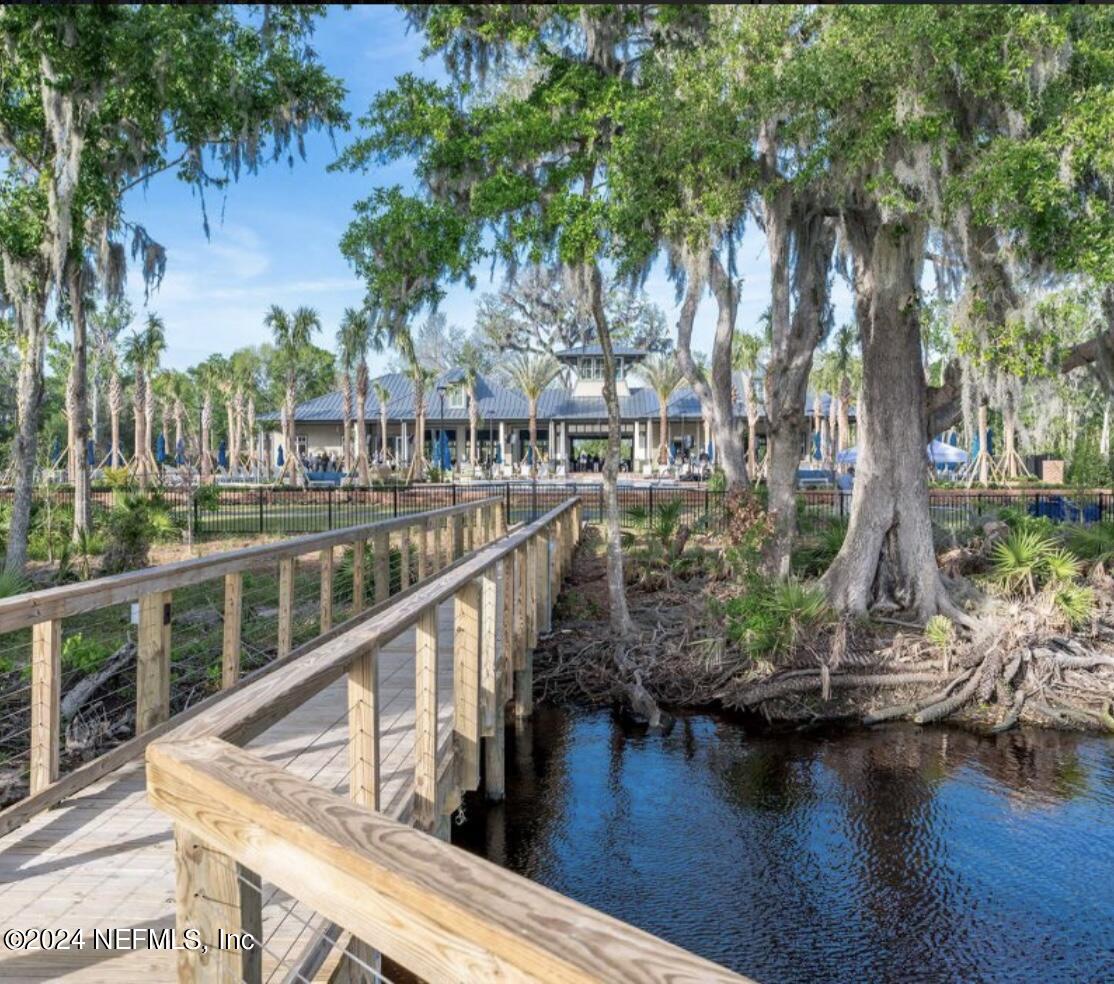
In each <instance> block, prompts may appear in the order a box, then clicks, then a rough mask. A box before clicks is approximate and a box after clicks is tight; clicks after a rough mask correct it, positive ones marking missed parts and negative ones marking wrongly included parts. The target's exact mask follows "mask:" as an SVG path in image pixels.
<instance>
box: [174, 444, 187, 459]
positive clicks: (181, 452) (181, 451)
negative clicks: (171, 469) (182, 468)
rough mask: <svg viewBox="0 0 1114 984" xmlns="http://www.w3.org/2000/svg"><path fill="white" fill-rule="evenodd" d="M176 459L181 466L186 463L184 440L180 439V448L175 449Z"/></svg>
mask: <svg viewBox="0 0 1114 984" xmlns="http://www.w3.org/2000/svg"><path fill="white" fill-rule="evenodd" d="M174 459H175V461H177V462H178V464H179V465H184V464H185V463H186V442H185V439H184V438H181V437H180V438H178V446H177V447H176V448H175V449H174Z"/></svg>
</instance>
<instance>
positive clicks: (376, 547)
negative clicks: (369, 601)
mask: <svg viewBox="0 0 1114 984" xmlns="http://www.w3.org/2000/svg"><path fill="white" fill-rule="evenodd" d="M371 549H372V550H373V551H375V603H376V604H379V602H381V601H386V600H387V598H388V597H390V594H391V537H390V534H389V533H388V532H387V531H386V530H377V531H376V532H375V535H374V536H373V537H372V540H371Z"/></svg>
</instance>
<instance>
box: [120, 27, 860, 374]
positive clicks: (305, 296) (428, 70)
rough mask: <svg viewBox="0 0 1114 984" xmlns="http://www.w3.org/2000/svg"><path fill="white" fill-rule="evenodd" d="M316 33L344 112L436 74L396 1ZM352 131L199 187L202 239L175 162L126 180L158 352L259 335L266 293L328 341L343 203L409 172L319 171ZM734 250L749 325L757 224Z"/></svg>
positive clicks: (340, 287) (345, 215)
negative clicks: (152, 263)
mask: <svg viewBox="0 0 1114 984" xmlns="http://www.w3.org/2000/svg"><path fill="white" fill-rule="evenodd" d="M315 43H316V48H317V50H318V52H319V54H320V56H321V59H322V61H323V62H324V64H325V65H326V67H327V68H328V69H329V71H331V72H332V73H333V74H334V75H337V76H339V77H340V78H342V79H343V80H344V82H345V84H346V85H347V87H348V90H349V93H348V99H347V106H348V109H349V110H350V112H351V113H352V115H353V118H355V117H357V116H359V115H360V114H362V113H363V112H364V111H365V110H366V108H367V106H368V105H369V103H370V102H371V99H372V98H373V96H374V95H375V94H376V93H377V92H379V91H381V90H383V89H385V88H388V87H390V85H391V84H392V82H393V80H394V78H395V77H396V76H397V75H400V74H402V73H403V72H414V73H416V74H420V75H423V76H427V77H443V75H444V73H443V71H442V67H441V63H440V61H439V59H436V58H432V59H429V60H428V61H422V59H421V47H422V41H421V37H420V36H419V35H417V34H414V33H409V34H408V33H407V31H406V26H405V22H404V19H403V16H402V14H401V13H400V12H399V11H398V10H396V9H395V8H394V7H389V6H356V7H353V8H351V9H348V10H345V9H342V8H339V7H334V8H331V9H330V10H329V13H328V15H327V16H326V17H325V18H324V19H323V20H322V21H321V22H320V23H319V26H318V28H317V33H316V36H315ZM353 134H354V131H353V132H349V133H338V134H336V135H335V140H336V145H335V147H334V144H333V142H332V141H331V140H330V138H329V136H328V135H327V134H325V133H315V134H311V135H310V136H309V137H308V139H307V141H306V159H305V160H297V159H296V162H295V164H294V166H293V168H291V167H288V166H287V165H286V164H285V163H283V162H279V163H275V164H271V165H268V166H267V167H265V168H264V169H262V170H261V171H260V172H259V173H258V174H256V175H246V176H244V177H241V179H240V181H239V182H238V183H237V184H234V185H232V186H231V188H230V189H229V190H228V192H227V193H226V194H224V195H220V196H214V195H210V196H209V197H208V199H207V204H208V211H209V217H210V226H211V230H210V232H211V234H210V237H209V238H208V239H206V237H205V234H204V231H203V229H202V219H201V207H200V203H199V201H198V199H197V197H196V195H195V193H194V192H193V191H192V190H191V189H190V188H189V187H188V186H187V185H185V184H183V183H182V182H180V181H178V180H177V179H176V178H175V177H173V175H160V176H159V177H158V178H156V179H154V180H152V181H151V183H150V185H149V186H148V187H147V188H146V189H143V188H139V189H136V190H135V191H133V192H132V193H131V195H130V197H129V199H128V202H127V206H126V207H127V213H128V216H129V218H130V219H132V220H133V221H139V222H142V223H143V224H144V225H146V227H147V228H148V230H149V231H150V233H151V235H152V236H153V237H154V238H155V239H157V240H158V241H159V242H161V243H163V245H165V246H166V248H167V272H166V277H165V279H164V280H163V283H162V286H161V288H160V289H159V290H158V291H157V292H155V293H152V295H151V297H150V299H149V301H148V302H146V304H147V306H148V307H149V308H150V310H153V311H156V312H157V313H158V314H159V315H161V316H162V318H163V320H164V321H165V323H166V329H167V341H168V348H167V353H166V355H165V357H164V363H165V364H166V365H168V366H170V367H173V368H179V369H184V368H186V367H187V366H190V365H193V364H195V363H197V362H199V361H201V360H202V359H204V358H206V357H207V356H208V355H209V354H210V353H212V352H229V351H231V350H232V349H235V348H239V347H240V346H243V345H251V344H256V343H259V342H262V341H266V340H267V337H268V335H267V330H266V328H265V327H264V326H263V315H264V313H265V312H266V310H267V308H268V307H269V306H270V305H271V304H279V305H281V306H282V307H287V308H289V307H296V306H298V305H300V304H307V305H310V306H312V307H315V308H316V309H317V310H318V312H319V313H320V315H321V319H322V324H323V326H324V331H323V332H322V335H321V337H320V338H319V340H318V343H319V344H322V345H324V346H325V347H327V348H330V349H332V348H333V341H334V336H335V333H336V327H337V324H338V323H339V321H340V316H341V313H342V312H343V310H344V308H345V307H346V306H352V305H356V306H358V305H359V303H360V302H361V299H362V297H363V289H362V287H361V285H360V282H359V281H358V280H357V278H356V277H355V276H354V275H353V273H352V271H351V270H350V269H349V267H348V264H347V263H346V262H345V260H344V258H343V257H342V256H341V254H340V249H339V246H338V243H339V240H340V237H341V235H342V233H343V232H344V229H345V227H346V226H347V224H348V221H349V218H350V216H351V213H352V204H353V203H354V202H355V201H357V200H358V199H359V198H362V197H364V196H365V195H366V194H368V192H369V191H370V190H371V189H372V188H373V187H375V186H389V185H394V184H401V185H403V186H404V187H405V186H409V185H411V184H412V182H413V174H412V172H411V169H410V168H409V167H408V166H407V165H406V164H405V163H399V164H395V165H392V166H390V167H381V168H376V169H375V170H372V171H370V172H369V173H368V174H346V173H330V172H329V171H327V168H328V165H329V164H330V163H331V162H332V161H333V160H334V159H335V157H336V150H337V149H338V148H341V147H343V146H345V144H346V143H347V142H348V141H350V140H352V139H353ZM738 260H739V267H740V273H741V275H742V276H743V281H744V282H743V288H742V298H741V302H740V308H739V326H740V327H743V328H747V327H752V326H754V325H755V324H756V323H757V320H758V318H759V316H760V315H761V313H762V312H763V311H764V310H765V308H766V307H767V306H768V304H769V300H768V298H769V271H768V266H767V257H766V254H765V250H764V243H763V239H762V236H761V234H760V233H759V232H758V231H757V230H755V229H753V228H751V229H750V230H748V234H747V235H746V237H745V239H744V241H743V244H742V247H741V249H740V250H739V255H738ZM478 275H479V283H478V284H477V288H476V290H475V291H469V290H467V288H464V287H458V288H454V289H453V290H452V291H451V293H450V294H449V296H448V297H447V298H446V300H445V302H444V303H443V305H442V310H443V311H444V312H445V314H446V316H447V317H448V319H449V321H450V322H451V323H454V324H459V325H461V326H463V327H466V328H468V327H471V325H472V321H473V314H474V308H475V304H476V302H477V300H478V299H479V296H480V294H482V293H484V292H485V291H490V290H494V289H495V288H496V287H497V286H498V279H496V280H495V281H494V282H493V281H491V280H490V279H489V276H490V274H489V271H488V270H486V269H485V270H483V271H480V272H479V274H478ZM496 276H497V277H498V275H496ZM128 286H129V294H130V296H131V298H132V301H133V303H134V304H135V307H136V310H137V312H138V313H139V315H140V316H142V314H143V313H144V309H145V302H144V297H143V286H142V283H141V280H140V278H139V277H138V276H136V275H132V276H131V277H130V278H129V285H128ZM835 290H836V299H837V314H842V313H843V312H844V311H846V298H847V292H846V289H845V287H844V286H843V284H842V283H837V284H836V285H835ZM646 291H647V293H648V294H649V295H650V296H651V298H652V299H653V300H654V301H655V302H656V303H657V304H659V305H660V306H661V307H662V308H663V310H664V311H665V312H666V317H667V320H668V323H669V324H670V325H671V326H675V324H676V313H677V306H676V304H675V301H674V290H673V286H672V284H670V283H669V281H668V280H667V278H666V277H665V274H664V270H662V269H660V268H659V269H655V270H654V271H653V272H652V274H651V276H650V278H649V280H648V282H647V284H646ZM713 328H714V312H713V306H712V305H711V303H710V302H708V301H705V303H704V304H703V305H702V307H701V310H700V313H699V316H698V320H697V327H696V331H695V347H696V348H698V349H704V350H705V351H707V350H709V349H710V348H711V337H712V331H713ZM387 358H388V356H386V355H384V356H376V357H374V361H373V364H372V369H373V371H375V372H378V371H380V370H381V369H382V368H384V366H385V363H386V361H387Z"/></svg>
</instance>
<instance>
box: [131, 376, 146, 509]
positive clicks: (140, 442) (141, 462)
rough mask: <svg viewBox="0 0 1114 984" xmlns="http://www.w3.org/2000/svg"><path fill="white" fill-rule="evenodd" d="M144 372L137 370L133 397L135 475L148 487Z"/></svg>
mask: <svg viewBox="0 0 1114 984" xmlns="http://www.w3.org/2000/svg"><path fill="white" fill-rule="evenodd" d="M146 382H147V381H146V380H145V379H144V377H143V370H142V369H140V368H138V367H137V368H136V370H135V393H134V395H133V396H132V416H133V417H134V418H135V474H136V478H137V479H138V480H139V487H140V488H141V489H145V488H146V487H147V435H146V433H145V432H144V423H145V420H146V418H145V416H144V412H145V411H144V404H145V403H146V402H147V386H146Z"/></svg>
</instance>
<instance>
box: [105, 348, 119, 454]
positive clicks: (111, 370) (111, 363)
mask: <svg viewBox="0 0 1114 984" xmlns="http://www.w3.org/2000/svg"><path fill="white" fill-rule="evenodd" d="M102 358H103V360H104V367H105V369H106V370H107V372H108V420H109V440H110V441H111V442H112V447H111V450H110V453H109V460H108V464H109V467H110V468H119V467H120V466H121V465H123V463H124V456H123V454H122V453H121V452H120V414H121V413H123V412H124V386H123V384H122V383H121V382H120V356H119V353H118V352H117V350H116V346H115V345H112V346H110V347H108V348H106V349H105V350H104V355H103V356H102Z"/></svg>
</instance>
